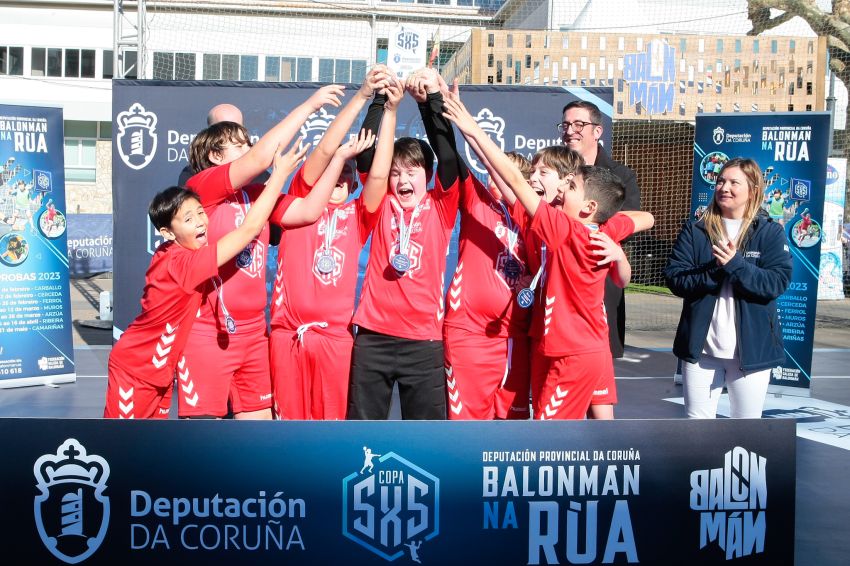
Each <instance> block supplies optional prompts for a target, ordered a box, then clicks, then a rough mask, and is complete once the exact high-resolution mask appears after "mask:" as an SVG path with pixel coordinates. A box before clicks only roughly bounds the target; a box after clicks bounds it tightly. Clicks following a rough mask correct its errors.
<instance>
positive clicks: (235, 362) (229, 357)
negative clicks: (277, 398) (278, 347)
mask: <svg viewBox="0 0 850 566" xmlns="http://www.w3.org/2000/svg"><path fill="white" fill-rule="evenodd" d="M177 383H178V386H179V388H180V389H179V392H178V393H179V394H178V395H177V399H178V402H177V414H178V415H179V416H180V417H181V418H182V417H224V416H227V413H228V407H227V403H228V401H230V409H231V410H232V411H233V413H244V412H249V411H261V410H263V409H269V408H271V406H272V385H271V377H270V375H269V338H268V334H267V333H266V331H265V329H264V328H259V329H258V330H256V331H253V332H249V331H247V330H245V331H242V329H237V331H236V332H235V333H234V334H219V335H218V336H209V335H202V334H195V333H193V334H192V335H191V336H190V337H189V341H188V342H187V344H186V348H185V349H184V350H183V358H182V359H181V360H180V362H179V363H178V364H177Z"/></svg>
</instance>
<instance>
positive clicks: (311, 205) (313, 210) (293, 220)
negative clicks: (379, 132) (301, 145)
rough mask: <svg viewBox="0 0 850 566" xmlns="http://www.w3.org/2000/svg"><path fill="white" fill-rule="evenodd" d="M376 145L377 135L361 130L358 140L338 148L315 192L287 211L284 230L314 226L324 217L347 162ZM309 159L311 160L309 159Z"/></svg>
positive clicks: (284, 215)
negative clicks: (323, 214)
mask: <svg viewBox="0 0 850 566" xmlns="http://www.w3.org/2000/svg"><path fill="white" fill-rule="evenodd" d="M374 143H375V134H373V133H372V132H367V131H366V130H360V135H359V136H358V137H357V138H356V139H352V140H350V141H349V142H348V143H347V144H345V145H343V146H340V147H338V148H337V150H336V152H335V153H334V155H333V157H332V158H331V161H330V163H329V164H328V166H327V168H325V171H324V172H323V173H322V176H321V177H319V180H318V181H317V182H316V184H315V186H314V187H313V190H311V191H310V193H309V194H308V195H307V196H305V197H300V198H297V199H295V201H294V202H293V203H292V204H291V205H290V206H289V208H287V209H286V212H285V213H284V214H283V218H282V219H281V222H280V223H281V225H282V226H283V227H284V228H297V227H299V226H305V225H307V224H312V223H313V222H315V221H316V220H318V219H319V217H320V216H321V215H322V211H323V210H324V209H325V207H326V206H327V205H328V201H329V200H330V198H331V194H332V193H333V190H334V187H335V186H336V182H337V180H339V174H340V172H341V171H342V168H343V167H344V166H345V162H346V161H348V160H349V159H353V158H354V156H356V155H357V154H358V153H360V152H361V151H363V150H364V149H366V148H367V147H371V146H372V144H374ZM308 159H309V158H308Z"/></svg>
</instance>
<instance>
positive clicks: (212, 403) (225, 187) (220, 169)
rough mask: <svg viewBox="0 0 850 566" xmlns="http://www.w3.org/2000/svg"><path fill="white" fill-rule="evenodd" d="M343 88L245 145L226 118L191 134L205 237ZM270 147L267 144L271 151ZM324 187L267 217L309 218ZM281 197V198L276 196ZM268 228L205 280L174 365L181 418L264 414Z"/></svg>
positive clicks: (321, 202)
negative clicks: (181, 358) (280, 147)
mask: <svg viewBox="0 0 850 566" xmlns="http://www.w3.org/2000/svg"><path fill="white" fill-rule="evenodd" d="M341 96H342V87H340V86H338V85H329V86H326V87H322V88H320V89H319V90H317V91H316V92H315V93H314V94H313V95H312V96H310V98H309V99H308V100H307V101H306V102H304V103H302V104H301V105H299V106H297V107H296V108H294V109H293V110H292V111H291V112H290V113H289V115H288V116H287V117H286V118H285V119H284V120H282V121H281V122H280V123H279V124H277V125H276V126H274V127H273V128H272V129H271V130H269V131H268V132H267V133H266V134H265V135H264V136H263V137H261V138H260V139H259V141H258V142H257V144H256V145H254V146H253V147H251V145H250V142H249V139H248V132H247V130H245V128H244V127H242V126H240V125H238V124H235V123H233V122H219V123H217V124H213V125H212V126H210V127H208V128H207V129H206V130H203V131H202V132H200V133H199V134H198V135H197V136H196V137H195V139H194V140H193V141H192V146H191V150H190V151H191V155H190V160H191V162H192V167H193V169H194V170H195V171H199V173H197V174H196V175H194V176H193V177H192V178H190V179H189V180H188V181H187V183H186V186H187V187H188V188H190V189H193V190H195V191H196V192H197V193H198V194H199V195H200V196H201V202H202V203H203V205H204V208H205V209H206V211H207V214H209V219H210V223H209V233H210V239H211V240H216V239H217V238H218V237H220V236H221V235H223V234H226V233H227V232H229V231H231V230H233V228H234V227H235V226H238V225H239V224H240V223H241V222H242V221H243V218H244V217H245V216H246V214H247V212H248V211H249V210H250V208H251V206H252V205H253V202H254V200H255V198H256V195H257V193H258V191H260V190H261V189H262V186H261V185H249V183H250V182H251V181H252V180H253V179H255V178H256V177H257V175H259V174H260V173H261V172H262V171H263V170H265V168H266V167H267V166H268V164H269V161H270V159H271V152H270V149H269V148H270V147H272V144H276V143H278V142H279V141H281V140H282V141H285V142H288V141H289V140H291V139H292V138H293V137H294V136H295V134H296V133H297V132H298V129H299V128H300V126H301V124H302V123H303V122H304V121H305V120H306V119H307V118H308V117H309V116H310V114H312V113H313V112H315V111H317V110H318V109H320V108H321V107H322V106H324V105H326V104H330V105H332V106H339V104H340V97H341ZM272 151H273V150H272ZM330 190H331V188H327V190H325V191H316V192H315V193H314V194H310V195H307V196H306V197H305V198H303V199H298V200H294V201H291V202H292V206H291V207H288V208H285V207H283V206H281V207H278V208H277V209H276V210H275V211H274V212H273V213H272V215H271V216H270V219H269V220H270V222H271V223H273V224H277V225H280V226H282V227H285V228H292V227H297V226H303V225H305V224H310V223H312V222H315V221H316V220H317V219H318V218H319V216H320V215H321V213H322V209H323V208H324V207H325V205H326V204H327V200H328V198H329V197H330ZM279 198H280V199H281V203H283V202H286V201H285V200H284V197H283V196H282V195H281V196H280V197H279ZM268 245H269V229H268V227H264V228H263V230H262V231H261V232H260V234H259V235H258V237H257V238H256V239H255V240H254V241H252V242H250V243H249V244H248V245H247V246H246V247H245V249H243V250H242V251H241V252H240V253H239V254H238V255H237V256H236V258H235V259H234V261H232V262H230V263H228V264H227V265H224V266H222V268H221V270H220V273H219V275H217V276H215V277H213V278H211V279H210V281H209V282H208V283H207V286H206V295H205V297H204V301H203V302H202V303H201V314H200V316H199V317H198V320H197V321H196V323H195V325H194V326H193V327H192V338H191V340H189V342H188V344H187V347H186V350H185V352H184V355H185V358H186V362H185V364H184V365H183V366H182V367H180V368H179V371H178V373H177V377H178V379H179V385H180V394H179V395H178V400H179V403H178V410H179V416H180V417H192V418H221V417H224V416H226V415H227V414H228V413H229V412H232V413H233V415H234V418H237V419H270V418H271V416H272V414H271V413H272V412H271V406H272V392H271V377H270V369H269V347H268V329H267V326H266V317H265V308H266V285H265V266H266V253H267V250H268Z"/></svg>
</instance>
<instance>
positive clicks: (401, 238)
mask: <svg viewBox="0 0 850 566" xmlns="http://www.w3.org/2000/svg"><path fill="white" fill-rule="evenodd" d="M391 202H392V203H393V206H394V207H395V209H396V210H398V253H399V254H407V250H409V249H410V237H411V236H412V235H413V223H414V222H416V217H417V216H419V212H420V211H421V210H422V203H421V202H420V203H419V204H417V205H416V208H414V209H413V213H412V214H411V215H410V224H409V225H405V223H404V209H403V208H402V207H401V205H400V204H398V203H397V202H396V201H395V200H393V201H391Z"/></svg>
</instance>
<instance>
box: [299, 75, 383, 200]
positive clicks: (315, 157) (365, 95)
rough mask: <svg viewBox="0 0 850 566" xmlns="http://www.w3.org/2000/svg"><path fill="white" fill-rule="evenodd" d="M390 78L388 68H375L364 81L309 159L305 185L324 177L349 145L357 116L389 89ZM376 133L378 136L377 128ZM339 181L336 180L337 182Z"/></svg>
mask: <svg viewBox="0 0 850 566" xmlns="http://www.w3.org/2000/svg"><path fill="white" fill-rule="evenodd" d="M389 78H390V71H389V69H387V67H386V66H385V65H376V66H375V67H372V69H371V70H370V71H369V73H368V74H367V75H366V78H365V79H364V80H363V84H362V85H361V86H360V88H359V89H358V90H357V92H356V93H354V96H352V97H351V100H349V101H348V103H347V104H346V105H345V106H344V107H343V108H342V110H340V112H339V114H337V116H336V118H334V121H333V122H331V125H330V126H329V127H328V129H327V131H326V132H325V134H324V135H323V136H322V140H321V141H320V142H319V145H317V146H316V149H314V150H313V152H312V153H311V154H310V155H308V156H307V161H305V162H304V170H303V172H302V175H303V177H304V182H305V183H306V184H307V185H310V186H312V185H313V184H314V183H316V181H317V180H318V179H319V177H320V176H321V175H323V172H324V171H325V170H326V168H327V167H328V164H329V163H330V162H331V159H332V158H333V157H334V155H335V154H336V151H337V149H339V146H340V145H341V144H342V143H343V142H344V141H345V136H346V134H348V132H349V130H351V126H352V124H354V120H355V119H356V118H357V115H358V114H360V111H361V110H362V109H363V107H364V106H365V105H366V103H367V102H369V100H370V99H371V98H372V95H373V94H374V93H375V92H378V91H380V90H383V89H384V88H386V86H387V84H389ZM376 126H377V124H376ZM372 132H373V133H374V132H377V127H375V128H373V129H372ZM335 181H336V179H334V182H335Z"/></svg>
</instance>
